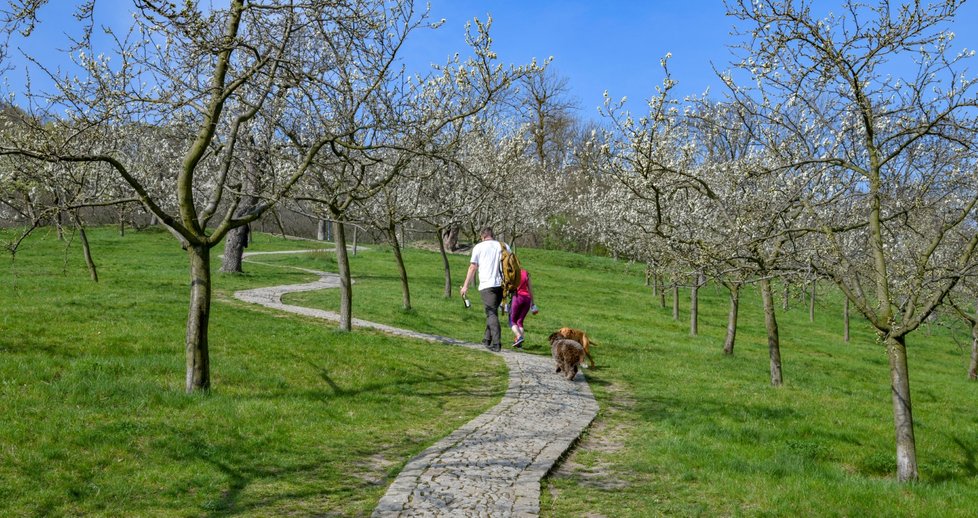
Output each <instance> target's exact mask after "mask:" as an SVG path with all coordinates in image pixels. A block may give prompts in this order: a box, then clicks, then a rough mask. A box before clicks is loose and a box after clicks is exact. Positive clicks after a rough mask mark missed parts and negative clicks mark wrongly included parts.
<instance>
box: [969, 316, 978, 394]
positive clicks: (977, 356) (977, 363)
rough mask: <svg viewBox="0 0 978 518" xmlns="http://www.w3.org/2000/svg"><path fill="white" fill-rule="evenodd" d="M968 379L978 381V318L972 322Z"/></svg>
mask: <svg viewBox="0 0 978 518" xmlns="http://www.w3.org/2000/svg"><path fill="white" fill-rule="evenodd" d="M968 379H971V380H978V317H976V319H975V320H974V321H973V322H971V361H970V362H969V364H968Z"/></svg>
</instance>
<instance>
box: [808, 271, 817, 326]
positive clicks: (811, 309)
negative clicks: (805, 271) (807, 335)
mask: <svg viewBox="0 0 978 518" xmlns="http://www.w3.org/2000/svg"><path fill="white" fill-rule="evenodd" d="M816 291H818V280H817V279H814V280H812V292H811V296H810V297H809V298H808V321H809V322H814V321H815V292H816Z"/></svg>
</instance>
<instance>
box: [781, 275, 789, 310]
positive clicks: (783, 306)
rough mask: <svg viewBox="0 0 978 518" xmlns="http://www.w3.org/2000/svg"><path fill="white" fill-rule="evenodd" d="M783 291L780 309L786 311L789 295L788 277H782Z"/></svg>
mask: <svg viewBox="0 0 978 518" xmlns="http://www.w3.org/2000/svg"><path fill="white" fill-rule="evenodd" d="M783 282H784V291H783V292H782V295H781V309H782V310H783V311H788V299H789V298H790V297H791V289H790V286H789V284H788V279H783Z"/></svg>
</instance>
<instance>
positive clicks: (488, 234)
mask: <svg viewBox="0 0 978 518" xmlns="http://www.w3.org/2000/svg"><path fill="white" fill-rule="evenodd" d="M479 237H481V238H482V240H483V241H485V240H487V239H496V236H495V235H493V233H492V227H485V228H483V229H482V230H481V231H480V232H479Z"/></svg>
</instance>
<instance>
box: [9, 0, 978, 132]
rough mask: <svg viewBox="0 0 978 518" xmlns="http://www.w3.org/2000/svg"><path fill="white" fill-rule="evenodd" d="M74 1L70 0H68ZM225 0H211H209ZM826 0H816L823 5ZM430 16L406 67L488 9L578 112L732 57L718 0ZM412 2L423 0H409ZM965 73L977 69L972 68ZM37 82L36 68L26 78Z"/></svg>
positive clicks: (515, 7) (111, 19)
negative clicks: (564, 86)
mask: <svg viewBox="0 0 978 518" xmlns="http://www.w3.org/2000/svg"><path fill="white" fill-rule="evenodd" d="M73 3H74V2H71V4H73ZM223 3H224V2H222V1H219V0H215V1H214V4H215V5H221V4H223ZM836 3H837V2H836V1H835V0H833V1H825V2H816V5H818V6H820V7H822V6H824V8H825V9H826V10H828V9H829V6H831V5H833V4H836ZM49 4H50V5H47V6H46V7H45V8H44V10H43V11H42V13H41V14H42V20H43V23H42V24H41V26H40V28H39V29H38V31H37V33H36V34H34V35H33V36H32V37H31V39H30V40H29V41H27V42H23V41H16V42H15V43H16V44H18V45H23V46H24V47H25V48H29V49H31V50H30V51H31V52H32V53H34V54H35V55H38V56H41V58H42V60H43V61H44V62H45V63H48V64H57V63H60V62H63V61H65V58H64V56H63V55H60V54H58V53H57V52H56V49H57V48H58V47H63V43H53V42H63V36H62V34H63V33H64V32H65V30H66V27H67V26H68V24H72V23H75V22H74V20H73V18H72V17H71V10H70V9H68V8H67V6H68V5H69V2H68V1H67V0H50V2H49ZM430 4H431V13H432V19H434V20H438V19H441V18H445V19H446V23H445V24H444V25H443V26H442V27H441V28H440V29H438V30H436V31H420V32H418V33H417V34H415V35H414V36H415V37H414V38H413V39H412V41H411V43H410V45H409V46H408V47H407V49H406V51H407V53H406V55H405V60H406V64H407V65H408V66H409V67H417V68H422V67H424V66H426V65H427V64H428V63H431V62H438V63H443V62H444V61H445V60H446V58H447V57H448V56H450V55H452V54H454V53H455V52H456V51H463V52H464V50H465V42H464V25H465V23H466V21H469V20H471V19H472V18H473V17H479V18H480V19H483V20H485V19H486V15H487V13H492V16H493V25H492V35H493V40H494V45H495V48H496V51H497V53H498V55H499V57H500V59H501V60H502V61H504V62H507V63H527V62H529V61H530V60H531V59H533V58H537V59H538V60H543V59H546V58H547V57H550V56H553V58H554V59H553V62H552V65H551V66H552V67H554V69H555V70H556V71H557V72H558V73H559V74H560V75H562V76H565V77H566V78H567V79H568V83H569V86H570V89H571V92H570V95H571V96H572V98H573V99H575V100H576V101H577V103H578V104H579V105H580V106H581V113H580V115H581V116H583V117H585V118H589V119H590V118H595V117H596V115H597V111H596V109H597V106H599V105H600V104H601V103H602V94H603V92H604V91H605V90H607V91H608V92H609V94H610V95H611V97H612V98H613V99H618V98H621V97H623V96H628V97H629V99H630V103H629V108H631V109H632V110H635V111H642V110H643V109H644V106H643V103H642V101H643V100H644V99H645V98H647V97H649V96H650V95H651V94H652V93H653V92H654V88H655V87H656V86H657V85H659V84H661V82H662V78H663V74H662V69H661V67H660V66H659V60H660V59H661V58H662V57H663V56H664V55H665V54H666V53H667V52H670V53H672V59H671V60H670V62H669V68H670V72H671V73H672V76H673V79H675V80H677V81H679V86H678V87H677V89H676V92H677V93H678V94H679V95H690V94H699V93H702V92H703V91H704V90H706V89H707V88H708V87H712V89H713V90H714V91H717V89H718V88H719V81H718V80H717V79H716V76H715V75H714V73H713V68H712V67H713V66H716V67H717V68H718V69H724V68H726V67H727V66H728V64H729V62H730V60H731V54H730V50H729V49H728V47H727V45H728V44H729V43H730V42H731V41H732V39H731V37H730V36H729V33H730V30H731V27H732V26H733V23H734V20H733V19H728V18H726V16H725V8H724V6H723V2H722V0H684V1H673V0H669V1H665V0H646V1H626V0H603V1H598V0H431V1H430ZM418 5H419V8H423V6H424V2H423V1H421V0H419V1H418ZM130 6H131V2H130V1H128V0H98V2H97V4H96V21H97V22H98V23H104V24H110V25H114V26H123V27H124V26H125V25H126V24H127V23H128V20H129V15H128V10H129V8H130ZM975 27H978V2H971V3H969V4H965V6H964V8H962V10H961V16H959V18H958V20H957V21H956V23H955V26H954V27H953V30H954V31H955V32H956V33H957V35H958V37H957V39H956V40H955V47H956V48H960V47H962V46H965V47H968V48H978V29H975ZM12 50H13V51H14V52H13V57H14V58H15V59H14V64H15V65H17V66H18V68H17V69H15V70H13V71H11V72H10V73H7V74H5V77H4V80H5V82H7V83H8V84H9V85H10V88H11V89H12V90H13V91H15V92H16V91H20V90H22V89H23V60H22V59H20V57H19V54H18V53H17V51H16V49H12ZM974 73H978V71H975V72H974ZM40 85H43V82H41V81H39V80H38V78H37V76H36V75H35V86H40Z"/></svg>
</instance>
